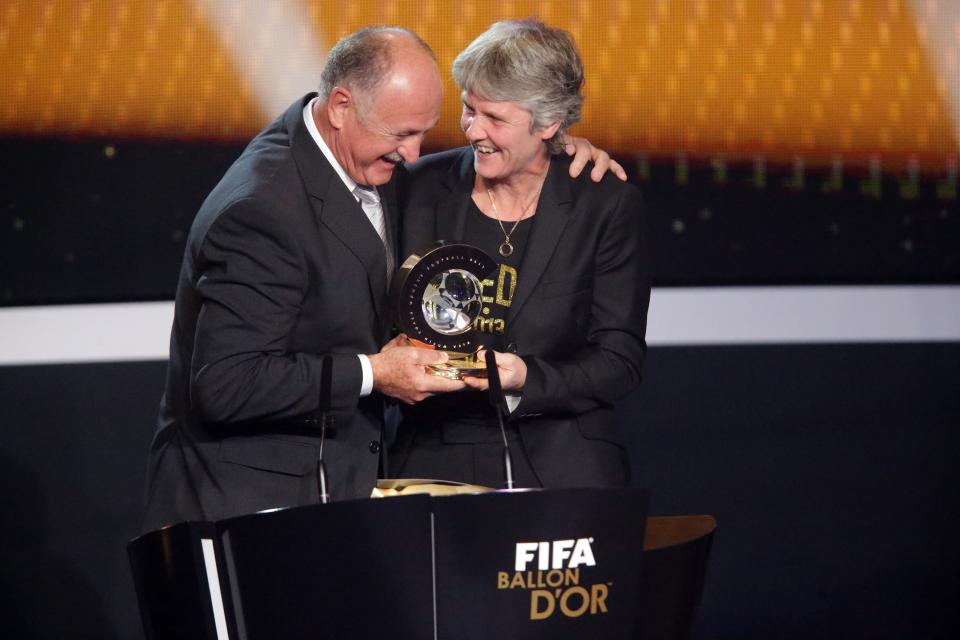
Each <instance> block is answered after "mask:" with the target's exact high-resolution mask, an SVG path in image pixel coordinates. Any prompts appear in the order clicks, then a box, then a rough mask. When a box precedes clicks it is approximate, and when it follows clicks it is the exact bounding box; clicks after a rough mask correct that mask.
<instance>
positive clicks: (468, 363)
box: [427, 353, 487, 380]
mask: <svg viewBox="0 0 960 640" xmlns="http://www.w3.org/2000/svg"><path fill="white" fill-rule="evenodd" d="M448 355H449V356H450V359H449V360H447V361H446V362H442V363H439V364H428V365H427V368H428V369H430V375H432V376H438V377H440V378H446V379H448V380H463V378H464V376H471V377H474V378H486V377H487V363H486V362H485V361H484V360H480V359H479V358H477V354H475V353H448Z"/></svg>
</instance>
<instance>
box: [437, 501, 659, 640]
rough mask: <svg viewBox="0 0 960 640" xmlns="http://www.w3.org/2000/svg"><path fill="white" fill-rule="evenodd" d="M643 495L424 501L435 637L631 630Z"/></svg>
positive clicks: (571, 635) (590, 635) (598, 634)
mask: <svg viewBox="0 0 960 640" xmlns="http://www.w3.org/2000/svg"><path fill="white" fill-rule="evenodd" d="M648 503H649V494H648V492H646V491H643V490H634V489H623V490H611V489H570V490H562V491H532V492H518V493H506V492H499V493H495V494H486V495H481V496H456V497H448V498H443V499H437V500H434V503H433V509H434V515H435V517H436V524H437V526H436V530H437V541H436V553H437V610H438V612H439V616H438V637H439V638H440V639H441V640H474V639H476V640H489V638H511V639H520V638H523V639H534V638H544V639H546V638H550V639H555V638H564V639H565V640H576V639H578V638H584V639H590V640H595V639H596V638H604V639H605V640H612V639H616V638H631V637H633V632H634V629H635V623H636V619H635V618H636V613H637V598H638V580H639V577H640V559H641V553H642V545H641V543H640V541H642V540H643V535H644V524H645V520H646V513H647V506H648Z"/></svg>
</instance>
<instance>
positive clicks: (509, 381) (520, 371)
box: [463, 351, 527, 393]
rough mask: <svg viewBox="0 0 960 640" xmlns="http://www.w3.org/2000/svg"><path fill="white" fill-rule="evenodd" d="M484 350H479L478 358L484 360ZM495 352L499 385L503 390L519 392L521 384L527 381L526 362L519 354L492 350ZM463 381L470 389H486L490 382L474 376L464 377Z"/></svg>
mask: <svg viewBox="0 0 960 640" xmlns="http://www.w3.org/2000/svg"><path fill="white" fill-rule="evenodd" d="M486 353H487V352H486V351H481V352H480V354H479V358H480V359H481V360H484V361H486V360H485V358H484V356H486ZM494 353H495V354H497V371H498V372H499V373H500V387H501V388H502V389H503V390H504V391H505V392H508V393H509V392H511V391H513V392H519V391H523V385H524V383H525V382H526V381H527V363H525V362H524V361H523V359H522V358H520V356H518V355H516V354H513V353H500V352H499V351H494ZM463 381H464V382H465V383H466V385H467V386H468V387H470V388H471V389H476V390H478V391H486V390H487V388H488V387H489V386H490V383H489V382H487V379H486V378H474V377H469V376H468V377H464V379H463Z"/></svg>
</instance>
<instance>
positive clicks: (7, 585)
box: [0, 344, 960, 640]
mask: <svg viewBox="0 0 960 640" xmlns="http://www.w3.org/2000/svg"><path fill="white" fill-rule="evenodd" d="M164 366H165V365H164V363H161V362H144V363H124V364H78V365H61V366H24V367H3V368H0V406H2V407H4V426H5V428H4V437H3V439H2V440H0V470H2V479H0V487H2V488H0V502H2V504H3V505H4V522H5V524H4V526H3V527H2V528H0V531H2V532H3V534H2V535H3V540H2V544H0V554H2V560H0V566H2V567H3V571H2V572H0V603H2V607H3V608H4V612H3V613H4V618H3V619H4V633H3V635H4V637H9V638H65V637H90V638H137V637H140V636H141V631H140V627H139V624H140V623H139V617H138V611H137V608H136V598H135V595H134V591H133V585H132V581H131V578H130V572H129V568H128V565H127V561H126V554H125V549H124V547H125V544H126V542H127V540H129V539H130V538H132V537H133V536H134V535H136V533H137V531H138V527H139V516H140V508H141V499H142V486H143V478H144V467H145V459H146V450H147V446H148V443H149V440H150V437H151V434H152V422H153V420H154V416H155V411H156V406H157V401H158V399H159V396H160V393H161V390H162V384H163V373H164ZM957 380H960V345H956V344H951V345H942V344H941V345H937V344H926V345H923V344H915V345H842V346H841V345H836V346H760V347H753V346H751V347H747V346H744V347H671V348H666V347H655V348H652V349H651V350H650V356H649V361H648V366H647V369H646V380H645V381H644V383H643V385H642V386H641V388H640V390H639V391H638V392H637V393H635V394H634V395H633V396H631V397H630V398H629V399H627V400H626V401H625V402H624V403H623V405H622V407H621V414H620V415H621V421H622V424H623V426H624V428H625V430H626V433H627V434H628V437H629V441H630V447H631V453H632V457H633V462H634V467H635V476H636V477H635V483H636V484H638V485H643V486H648V487H651V488H652V490H653V512H654V513H655V514H689V513H708V514H712V515H714V516H715V517H716V518H717V520H718V523H719V528H718V531H717V534H716V538H715V541H714V547H713V552H712V557H711V560H710V566H709V569H708V572H707V582H706V589H705V595H704V602H703V607H702V610H701V613H700V618H699V625H698V634H697V637H698V638H730V639H734V638H736V639H742V638H757V639H760V638H797V639H800V638H889V639H890V640H894V639H898V640H899V639H902V638H944V639H947V638H951V639H952V638H955V637H957V632H958V631H960V612H958V607H957V606H956V605H957V602H958V601H960V578H958V570H960V557H958V551H957V540H960V515H958V513H960V512H958V509H957V507H958V506H960V505H958V500H957V497H958V487H960V466H958V464H957V462H956V457H957V454H958V453H960V446H958V445H960V442H958V430H957V425H958V417H960V396H958V394H957V393H956V386H957V385H956V383H957Z"/></svg>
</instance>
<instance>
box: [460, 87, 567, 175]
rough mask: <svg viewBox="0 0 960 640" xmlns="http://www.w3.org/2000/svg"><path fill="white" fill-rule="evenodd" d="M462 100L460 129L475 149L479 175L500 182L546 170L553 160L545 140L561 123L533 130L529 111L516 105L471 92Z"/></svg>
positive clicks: (463, 94)
mask: <svg viewBox="0 0 960 640" xmlns="http://www.w3.org/2000/svg"><path fill="white" fill-rule="evenodd" d="M460 99H461V100H462V101H463V114H462V115H461V116H460V126H461V128H463V132H464V134H466V136H467V140H468V141H469V142H470V146H471V147H473V165H474V168H475V170H476V172H477V174H478V175H480V176H483V177H484V178H486V179H487V180H491V181H497V180H504V179H509V178H512V177H516V176H518V175H521V174H523V173H525V172H532V173H541V172H542V171H543V168H544V166H545V165H546V164H547V163H548V162H549V158H550V155H549V152H548V151H547V145H546V141H547V140H549V139H550V138H551V137H553V134H554V133H556V131H557V127H558V126H559V124H554V125H550V126H549V127H547V128H546V129H542V130H539V131H534V130H533V129H532V127H531V124H532V116H531V115H530V112H528V111H527V110H526V109H524V108H523V107H521V106H520V105H518V104H516V103H515V102H494V101H491V100H484V99H483V98H480V97H479V96H477V95H476V94H474V93H472V92H470V91H464V92H463V93H462V94H461V96H460Z"/></svg>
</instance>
